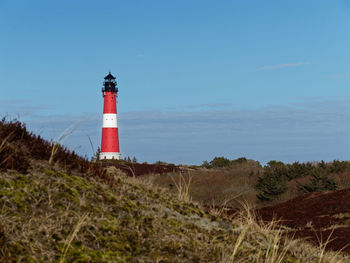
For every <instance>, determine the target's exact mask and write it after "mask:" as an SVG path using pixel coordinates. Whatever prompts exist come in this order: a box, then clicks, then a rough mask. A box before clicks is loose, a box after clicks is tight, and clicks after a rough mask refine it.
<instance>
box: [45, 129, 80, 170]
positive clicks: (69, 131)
mask: <svg viewBox="0 0 350 263" xmlns="http://www.w3.org/2000/svg"><path fill="white" fill-rule="evenodd" d="M74 126H75V124H73V125H71V126H69V127H68V128H67V129H65V130H64V131H63V132H62V133H61V134H60V135H59V137H58V139H57V140H56V141H55V142H54V143H53V145H52V150H51V155H50V158H49V164H50V165H52V164H53V162H54V157H55V154H56V153H57V151H58V150H59V148H60V147H61V143H62V142H63V141H64V140H65V139H66V138H68V137H69V136H70V135H72V134H73V132H74V129H73V127H74Z"/></svg>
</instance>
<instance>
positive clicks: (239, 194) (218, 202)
mask: <svg viewBox="0 0 350 263" xmlns="http://www.w3.org/2000/svg"><path fill="white" fill-rule="evenodd" d="M259 172H261V168H259V167H257V166H255V163H250V162H247V163H241V164H235V165H233V166H232V167H229V168H222V169H204V168H202V169H197V170H192V171H191V187H190V189H189V195H190V196H191V197H192V199H193V200H194V201H196V202H198V203H200V204H202V205H204V206H207V207H209V206H213V207H218V206H222V205H223V204H224V205H225V206H230V207H239V201H247V202H249V203H250V204H251V205H254V204H255V203H257V198H256V194H257V192H256V190H255V188H254V185H255V184H256V182H257V177H258V174H259ZM181 176H183V175H182V174H180V173H172V174H168V175H149V176H147V177H148V178H149V180H150V181H151V182H152V183H153V184H155V185H158V186H162V187H166V188H168V189H170V190H171V191H173V192H174V193H178V189H177V185H176V184H175V182H176V183H178V182H181V181H182V179H181Z"/></svg>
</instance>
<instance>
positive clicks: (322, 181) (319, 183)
mask: <svg viewBox="0 0 350 263" xmlns="http://www.w3.org/2000/svg"><path fill="white" fill-rule="evenodd" d="M299 189H300V190H301V191H303V192H305V193H311V192H320V191H329V190H336V189H337V184H336V182H335V181H334V180H333V179H332V178H330V177H329V176H328V174H327V171H326V170H324V169H323V170H321V169H318V170H315V171H314V172H313V173H312V179H311V180H310V182H309V183H308V184H304V185H300V186H299Z"/></svg>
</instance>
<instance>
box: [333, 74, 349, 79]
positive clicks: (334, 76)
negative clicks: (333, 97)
mask: <svg viewBox="0 0 350 263" xmlns="http://www.w3.org/2000/svg"><path fill="white" fill-rule="evenodd" d="M329 77H331V78H348V77H350V73H344V74H332V75H329Z"/></svg>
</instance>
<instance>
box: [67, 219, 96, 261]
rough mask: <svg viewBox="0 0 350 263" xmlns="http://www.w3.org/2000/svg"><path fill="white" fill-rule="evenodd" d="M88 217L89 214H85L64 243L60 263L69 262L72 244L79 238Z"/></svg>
mask: <svg viewBox="0 0 350 263" xmlns="http://www.w3.org/2000/svg"><path fill="white" fill-rule="evenodd" d="M88 216H89V214H85V215H83V216H82V217H81V218H79V220H78V222H77V224H76V225H75V227H74V228H73V230H72V232H71V233H70V235H69V236H68V238H67V239H66V241H65V242H64V246H63V251H62V255H61V259H60V263H64V262H68V261H67V253H68V250H69V248H70V247H71V244H72V242H73V240H74V238H75V237H76V236H77V234H78V232H79V230H80V229H81V227H82V226H83V225H84V224H85V221H86V219H87V218H88Z"/></svg>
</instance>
